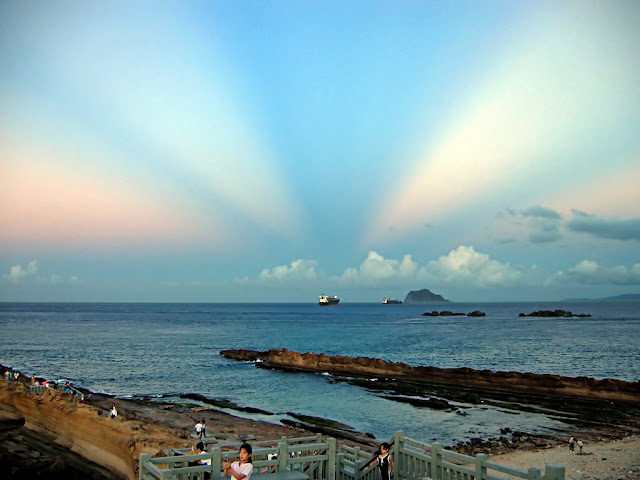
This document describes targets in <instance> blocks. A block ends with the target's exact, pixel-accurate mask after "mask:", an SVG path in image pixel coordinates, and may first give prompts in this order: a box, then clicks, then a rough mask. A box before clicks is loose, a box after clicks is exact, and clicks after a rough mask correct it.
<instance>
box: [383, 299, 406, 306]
mask: <svg viewBox="0 0 640 480" xmlns="http://www.w3.org/2000/svg"><path fill="white" fill-rule="evenodd" d="M382 303H383V304H385V305H398V304H400V303H402V302H401V301H400V300H396V299H394V300H392V299H390V298H383V299H382Z"/></svg>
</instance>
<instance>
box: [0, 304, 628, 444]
mask: <svg viewBox="0 0 640 480" xmlns="http://www.w3.org/2000/svg"><path fill="white" fill-rule="evenodd" d="M555 309H564V310H569V311H572V312H573V313H589V314H591V315H592V316H591V317H590V318H535V317H525V318H521V317H519V316H518V315H519V314H520V313H530V312H533V311H537V310H555ZM432 310H452V311H455V312H463V313H468V312H471V311H474V310H480V311H483V312H485V313H486V316H485V317H480V318H475V317H466V316H463V317H426V316H423V315H422V313H424V312H427V311H429V312H430V311H432ZM639 339H640V303H638V302H579V303H559V302H549V303H543V302H538V303H478V304H464V303H447V304H401V305H382V304H364V303H362V304H357V303H354V304H349V303H341V304H340V305H338V306H336V307H320V306H318V305H317V304H315V303H309V304H175V303H172V304H142V303H140V304H138V303H126V304H125V303H105V304H102V303H0V363H2V364H3V365H6V366H11V367H13V368H15V369H17V370H20V371H22V372H23V373H25V374H26V375H29V376H30V375H31V374H36V375H37V376H41V377H45V378H48V379H51V380H58V379H66V380H70V381H71V382H72V383H73V384H75V385H77V386H80V387H84V388H87V389H89V390H91V391H94V392H99V393H107V394H111V395H116V396H121V397H134V396H150V397H164V398H165V399H166V398H168V399H172V398H174V397H176V396H178V395H180V394H183V393H198V394H201V395H204V396H206V397H210V398H225V399H228V400H230V401H232V402H234V403H235V404H237V405H239V406H246V407H255V408H259V409H261V410H264V411H267V412H272V413H273V415H262V414H252V415H248V414H239V413H238V412H237V411H229V412H230V413H233V414H235V415H241V416H245V417H249V418H255V419H258V420H265V421H270V422H273V423H278V421H279V419H281V418H286V417H287V416H288V415H287V414H288V412H293V413H297V414H302V415H311V416H316V417H322V418H327V419H331V420H335V421H338V422H341V423H344V424H346V425H349V426H351V427H352V428H353V429H354V430H357V431H359V432H362V433H371V434H373V435H375V437H376V438H378V439H380V440H381V441H382V440H387V439H389V438H391V437H392V436H393V433H394V432H395V431H397V430H402V431H404V432H405V435H407V436H408V437H411V438H415V439H418V440H422V441H426V442H431V441H436V440H437V441H439V442H441V443H443V444H445V445H451V444H454V443H457V442H459V441H466V440H468V439H470V438H472V437H482V438H485V439H486V438H495V437H498V436H499V435H500V429H501V428H504V427H509V428H511V429H512V430H523V431H528V432H532V433H541V434H544V433H551V432H554V431H556V430H558V429H559V430H562V429H564V428H565V427H566V425H564V424H563V422H562V419H558V418H552V417H547V416H545V415H541V414H534V413H527V412H522V411H511V410H509V409H508V408H497V407H492V406H486V405H464V404H456V405H457V406H459V407H460V408H462V409H464V411H465V413H466V415H464V416H463V415H456V414H455V413H453V412H449V411H441V410H431V409H426V408H419V407H414V406H411V405H409V404H407V403H399V402H395V401H393V400H389V399H387V398H383V396H384V394H383V393H381V392H376V391H373V390H369V389H366V388H362V387H358V386H353V385H349V384H347V383H344V382H335V381H333V377H332V376H331V375H328V374H327V373H319V374H306V373H290V372H280V371H275V370H267V369H262V368H256V366H255V365H254V364H253V363H244V362H237V361H234V360H228V359H225V358H223V357H222V356H221V355H220V351H221V350H227V349H235V348H244V349H250V350H268V349H271V348H287V349H288V350H292V351H299V352H313V353H325V354H327V355H346V356H365V357H373V358H380V359H383V360H387V361H394V362H403V363H407V364H410V365H413V366H418V365H431V366H435V367H442V368H453V367H470V368H474V369H478V370H482V369H489V370H493V371H518V372H533V373H540V374H543V373H548V374H556V375H563V376H570V377H578V376H587V377H594V378H597V379H602V378H615V379H620V380H627V381H638V380H639V379H640V341H639Z"/></svg>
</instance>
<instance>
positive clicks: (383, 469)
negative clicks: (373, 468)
mask: <svg viewBox="0 0 640 480" xmlns="http://www.w3.org/2000/svg"><path fill="white" fill-rule="evenodd" d="M389 448H390V447H389V444H388V443H387V442H384V443H383V444H382V445H380V454H379V455H378V456H377V458H376V459H375V460H374V461H373V462H371V463H370V464H369V465H371V464H376V463H377V464H378V467H380V476H381V477H382V480H391V473H392V472H393V474H394V475H395V473H396V466H395V465H394V463H393V457H392V456H391V455H390V454H389ZM389 465H391V472H390V471H389Z"/></svg>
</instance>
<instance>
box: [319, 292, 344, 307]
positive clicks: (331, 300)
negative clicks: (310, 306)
mask: <svg viewBox="0 0 640 480" xmlns="http://www.w3.org/2000/svg"><path fill="white" fill-rule="evenodd" d="M338 303H340V299H339V298H338V297H336V296H335V295H334V296H332V297H330V296H329V295H320V300H318V305H320V306H323V307H330V306H332V305H338Z"/></svg>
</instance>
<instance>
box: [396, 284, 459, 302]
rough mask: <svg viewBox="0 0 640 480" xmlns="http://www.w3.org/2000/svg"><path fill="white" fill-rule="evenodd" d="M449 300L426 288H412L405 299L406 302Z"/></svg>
mask: <svg viewBox="0 0 640 480" xmlns="http://www.w3.org/2000/svg"><path fill="white" fill-rule="evenodd" d="M448 301H449V300H447V299H445V298H443V297H442V295H438V294H436V293H433V292H431V291H430V290H428V289H426V288H424V289H422V290H411V291H410V292H409V293H408V294H407V296H406V297H405V299H404V303H443V302H448Z"/></svg>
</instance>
